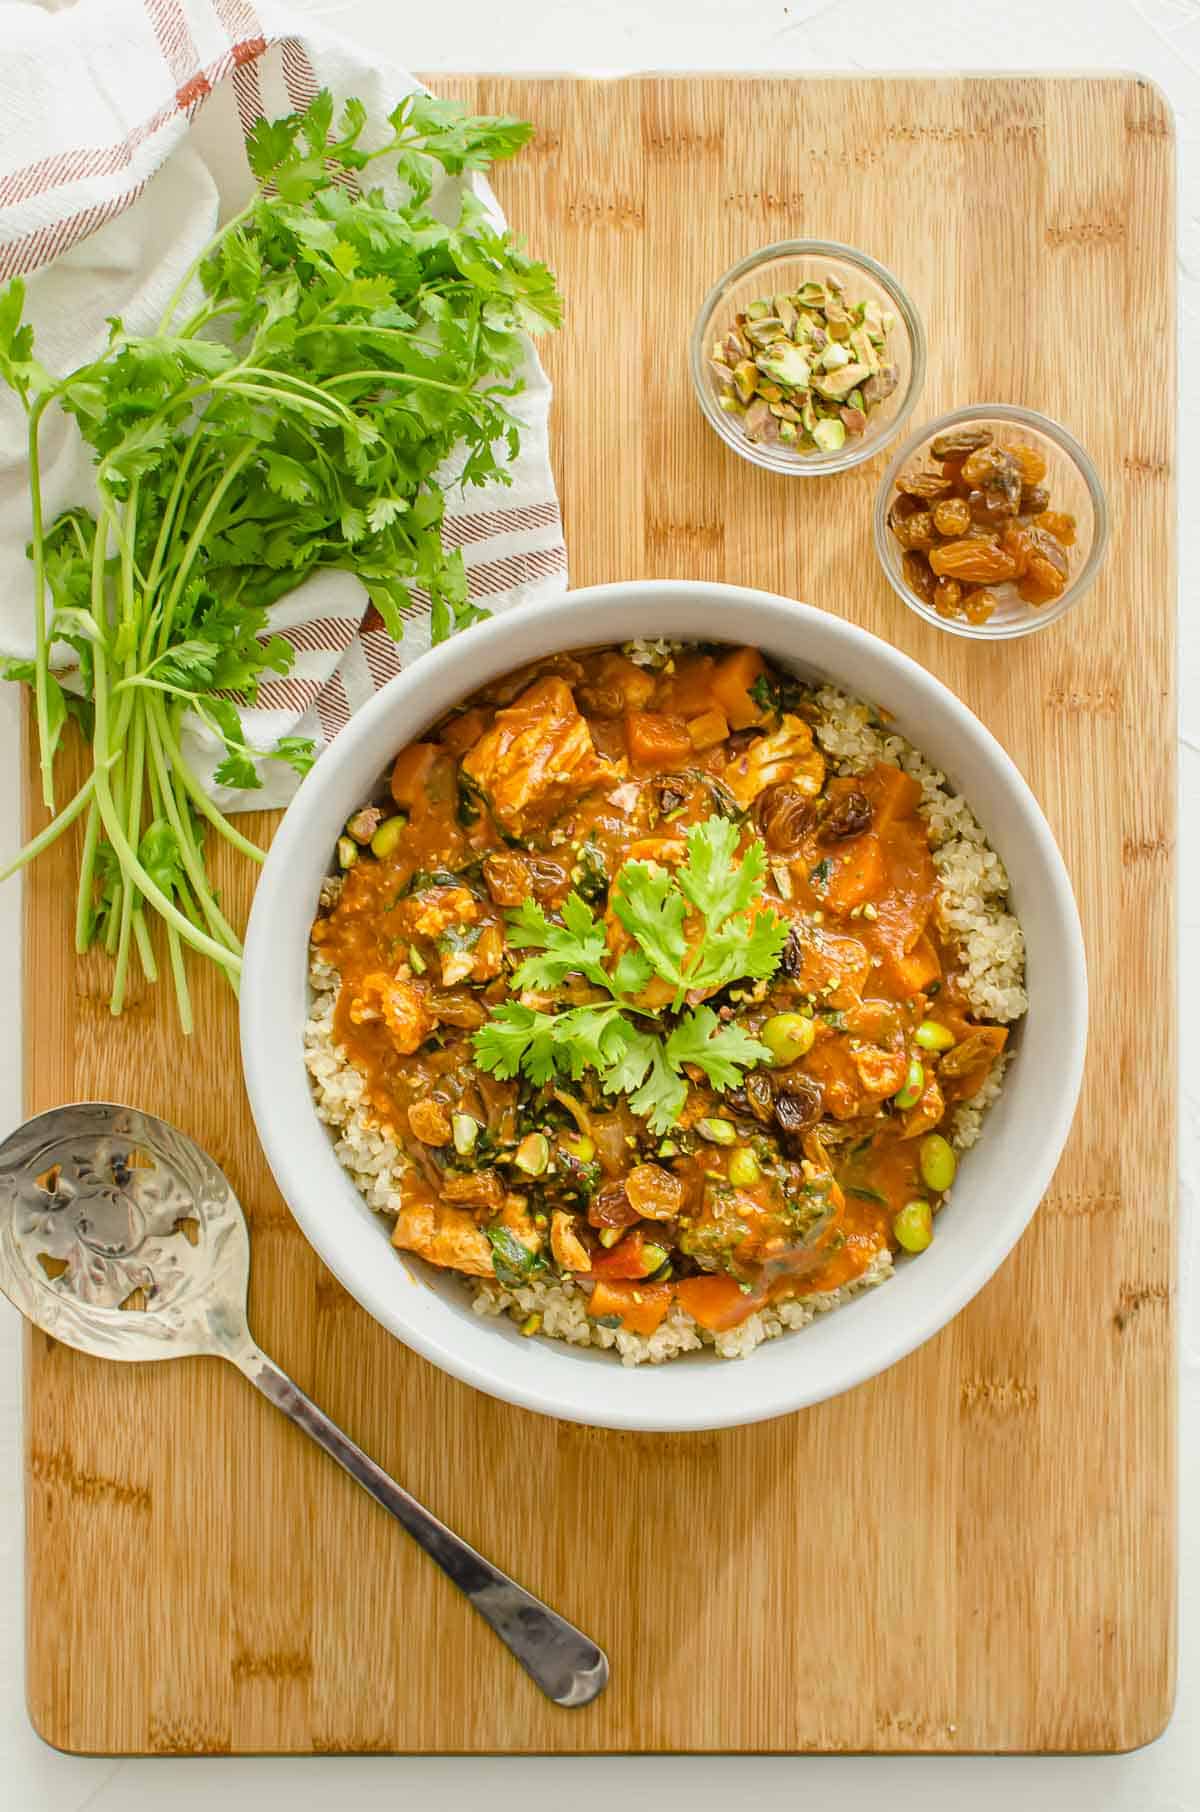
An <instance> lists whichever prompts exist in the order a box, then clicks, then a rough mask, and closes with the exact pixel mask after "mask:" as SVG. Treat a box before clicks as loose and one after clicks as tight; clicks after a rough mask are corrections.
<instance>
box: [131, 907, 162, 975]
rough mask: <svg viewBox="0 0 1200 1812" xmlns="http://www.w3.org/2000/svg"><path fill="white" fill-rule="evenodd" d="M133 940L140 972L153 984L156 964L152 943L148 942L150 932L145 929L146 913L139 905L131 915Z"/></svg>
mask: <svg viewBox="0 0 1200 1812" xmlns="http://www.w3.org/2000/svg"><path fill="white" fill-rule="evenodd" d="M133 941H134V943H135V944H136V945H137V953H138V960H139V961H140V963H141V965H142V974H143V975H144V976H145V977H146V980H147V981H148V982H150V983H151V985H153V984H154V983H155V982H156V981H157V980H158V964H157V963H156V962H155V960H154V945H153V944H152V943H151V942H150V933H149V931H148V930H147V929H146V915H145V913H144V912H143V911H142V909H141V907H140V906H139V907H137V908H136V910H135V911H134V915H133Z"/></svg>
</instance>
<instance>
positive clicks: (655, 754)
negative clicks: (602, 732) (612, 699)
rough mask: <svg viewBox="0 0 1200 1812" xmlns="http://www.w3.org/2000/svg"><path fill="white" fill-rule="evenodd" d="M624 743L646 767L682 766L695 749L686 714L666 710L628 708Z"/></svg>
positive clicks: (638, 761) (632, 756)
mask: <svg viewBox="0 0 1200 1812" xmlns="http://www.w3.org/2000/svg"><path fill="white" fill-rule="evenodd" d="M625 746H626V748H627V749H628V750H629V759H630V761H635V762H637V764H638V766H639V767H643V768H678V767H683V766H684V765H685V764H686V763H687V762H688V761H690V760H691V758H692V755H693V754H694V752H695V751H694V748H693V744H692V739H691V737H690V736H689V735H688V727H687V724H686V723H685V722H684V720H683V718H682V717H673V716H670V715H668V713H666V712H664V711H627V712H626V713H625Z"/></svg>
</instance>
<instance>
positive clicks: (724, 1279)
mask: <svg viewBox="0 0 1200 1812" xmlns="http://www.w3.org/2000/svg"><path fill="white" fill-rule="evenodd" d="M675 1295H676V1297H677V1299H678V1301H679V1302H680V1303H681V1304H682V1306H683V1307H684V1308H685V1309H686V1310H687V1312H688V1314H689V1315H690V1316H691V1317H692V1320H693V1321H698V1322H699V1323H700V1326H701V1327H702V1328H707V1329H708V1330H709V1332H710V1333H712V1334H720V1333H722V1332H723V1331H724V1330H725V1329H726V1328H735V1327H736V1326H737V1324H738V1322H739V1321H745V1319H746V1317H747V1315H751V1314H753V1312H754V1310H755V1309H756V1308H757V1307H758V1303H757V1301H756V1299H755V1298H754V1296H753V1295H750V1294H749V1293H747V1291H745V1290H743V1289H742V1287H741V1285H740V1284H739V1283H738V1281H737V1279H736V1278H734V1277H729V1276H728V1275H727V1274H725V1273H724V1272H720V1273H715V1274H714V1275H712V1276H705V1277H685V1278H683V1279H682V1280H681V1281H680V1282H679V1283H677V1284H676V1285H675Z"/></svg>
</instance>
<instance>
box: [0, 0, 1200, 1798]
mask: <svg viewBox="0 0 1200 1812" xmlns="http://www.w3.org/2000/svg"><path fill="white" fill-rule="evenodd" d="M6 3H12V0H6ZM297 10H299V11H304V12H308V13H311V14H313V15H316V16H320V17H321V18H323V19H325V20H326V21H327V22H328V23H329V24H331V25H336V26H337V28H338V29H339V30H340V31H342V32H343V33H344V34H346V35H350V36H355V37H358V38H359V39H361V40H362V41H364V42H366V43H368V44H370V45H373V46H378V48H379V49H380V50H381V51H382V50H384V49H385V48H386V50H387V52H388V53H389V54H390V55H392V56H394V57H396V58H398V59H401V60H403V61H405V62H407V64H408V66H409V67H410V68H413V69H420V70H423V71H433V70H437V69H439V68H440V69H466V68H479V69H521V70H581V71H587V72H589V73H594V74H598V73H603V74H614V73H622V72H624V71H627V70H647V69H680V68H695V69H699V68H711V69H726V68H730V67H741V68H745V69H762V70H767V69H769V70H779V71H792V70H804V69H813V70H845V69H862V70H864V71H866V70H891V69H907V70H921V71H926V70H960V69H971V70H980V69H983V70H986V69H989V68H991V69H996V70H997V71H999V70H1005V71H1007V70H1010V69H1013V68H1016V67H1018V66H1020V67H1021V68H1024V69H1043V68H1044V69H1050V68H1053V69H1068V70H1078V69H1081V68H1086V69H1089V70H1099V69H1112V70H1137V71H1138V72H1140V73H1141V74H1144V75H1147V76H1150V77H1151V78H1152V79H1153V80H1154V81H1156V82H1157V83H1158V84H1159V85H1160V86H1161V87H1162V89H1163V90H1164V91H1165V93H1166V94H1167V96H1168V98H1169V100H1170V101H1171V104H1172V106H1173V107H1174V110H1175V117H1176V124H1177V128H1178V139H1179V178H1180V181H1179V223H1180V246H1179V305H1180V317H1181V332H1182V341H1183V346H1182V352H1183V362H1182V387H1181V398H1182V401H1181V420H1180V430H1181V432H1180V450H1181V470H1180V474H1179V493H1180V496H1181V498H1185V499H1186V498H1188V497H1189V494H1192V493H1191V486H1192V485H1194V484H1195V482H1196V474H1197V469H1198V461H1197V450H1198V447H1200V404H1198V398H1197V393H1196V389H1195V377H1196V370H1197V364H1198V363H1200V144H1198V142H1197V140H1198V136H1200V0H1052V3H1051V0H991V3H990V4H983V3H982V0H936V3H931V0H792V3H791V4H788V5H784V4H782V3H781V0H456V3H455V4H454V5H453V6H439V5H437V4H433V3H427V4H425V5H410V6H400V5H398V4H397V0H301V4H300V5H299V6H298V7H297ZM2 32H3V25H2V14H0V43H2V41H3V39H2ZM1193 495H1194V494H1193ZM1198 555H1200V512H1197V511H1196V509H1195V508H1194V507H1192V508H1191V509H1190V510H1188V509H1185V510H1184V511H1183V521H1182V524H1181V539H1180V569H1181V573H1182V574H1183V576H1184V583H1183V586H1182V587H1181V590H1182V596H1183V608H1182V613H1181V614H1182V635H1181V648H1180V693H1181V698H1182V700H1183V705H1182V727H1181V735H1180V770H1181V784H1182V801H1181V805H1182V824H1183V848H1182V852H1181V867H1182V891H1181V914H1180V922H1181V932H1182V937H1181V944H1182V948H1181V969H1182V983H1181V985H1182V998H1183V999H1184V1000H1185V1001H1190V1002H1191V1004H1192V1012H1191V1013H1190V1014H1189V1013H1185V1014H1184V1015H1183V1091H1182V1118H1183V1148H1182V1154H1181V1155H1182V1196H1183V1236H1182V1250H1181V1261H1182V1263H1181V1274H1182V1283H1181V1303H1180V1315H1179V1323H1180V1335H1181V1352H1180V1371H1181V1386H1182V1402H1181V1416H1182V1433H1181V1448H1180V1461H1181V1465H1180V1472H1181V1488H1182V1504H1181V1558H1182V1594H1183V1601H1184V1603H1185V1604H1186V1603H1187V1602H1188V1600H1189V1598H1190V1600H1191V1604H1192V1607H1193V1610H1192V1614H1191V1615H1185V1616H1184V1618H1183V1621H1182V1638H1181V1647H1180V1670H1179V1698H1178V1705H1177V1708H1176V1712H1175V1716H1174V1718H1173V1720H1172V1722H1171V1724H1170V1725H1169V1727H1168V1729H1167V1732H1166V1734H1165V1735H1164V1736H1163V1737H1162V1738H1160V1739H1159V1741H1158V1742H1156V1743H1154V1744H1152V1745H1150V1747H1149V1748H1147V1749H1144V1750H1142V1751H1140V1752H1139V1753H1137V1754H1135V1755H1132V1756H1117V1757H1099V1758H1090V1757H1089V1758H1086V1759H1073V1758H1057V1759H1052V1758H984V1757H979V1758H976V1757H961V1758H960V1757H953V1758H941V1757H939V1758H914V1759H891V1758H878V1759H874V1758H866V1757H845V1758H843V1757H829V1758H824V1757H821V1758H818V1757H805V1758H800V1759H788V1758H767V1759H756V1760H740V1759H735V1758H732V1757H731V1758H699V1757H698V1758H678V1759H676V1758H665V1759H638V1758H631V1759H624V1758H621V1759H612V1760H609V1761H598V1760H562V1761H559V1760H552V1759H544V1760H542V1759H539V1760H533V1761H528V1760H519V1759H512V1760H505V1759H483V1760H478V1761H462V1760H450V1759H446V1760H409V1759H401V1758H396V1759H392V1758H383V1757H369V1758H368V1757H363V1758H345V1759H337V1760H334V1759H325V1758H321V1759H311V1760H310V1759H295V1760H277V1759H273V1758H264V1759H261V1760H248V1759H237V1760H228V1761H227V1760H195V1761H190V1760H179V1761H176V1760H163V1761H104V1760H92V1759H83V1758H79V1757H73V1756H64V1755H59V1754H57V1753H56V1752H55V1751H53V1750H51V1749H48V1748H47V1747H46V1746H45V1745H44V1744H43V1743H42V1742H41V1741H40V1740H39V1739H38V1738H37V1737H36V1736H35V1735H34V1734H33V1732H32V1730H31V1728H30V1726H29V1724H28V1722H27V1720H26V1717H25V1709H24V1692H23V1682H22V1615H23V1610H22V1590H23V1582H22V1526H21V1524H22V1514H21V1496H22V1475H21V1430H20V1395H21V1378H20V1370H21V1365H20V1331H19V1326H18V1322H17V1317H16V1315H15V1314H13V1313H11V1312H10V1311H9V1310H8V1308H7V1305H2V1307H0V1807H5V1808H11V1809H12V1812H84V1808H85V1807H86V1808H87V1809H88V1812H115V1809H116V1808H117V1807H118V1806H119V1807H121V1808H122V1809H123V1812H142V1809H143V1808H151V1807H154V1808H158V1807H159V1806H162V1805H166V1804H169V1805H170V1807H171V1812H192V1809H193V1808H195V1809H197V1812H198V1809H199V1808H208V1807H210V1806H211V1805H212V1803H213V1802H214V1801H216V1800H217V1799H218V1797H219V1798H220V1799H221V1800H222V1801H223V1802H224V1803H225V1804H227V1805H229V1806H230V1807H232V1808H233V1812H241V1808H242V1807H244V1806H248V1805H249V1804H250V1803H251V1796H253V1798H254V1801H255V1803H256V1804H257V1805H258V1806H260V1807H261V1808H262V1809H263V1812H274V1808H276V1807H285V1806H286V1807H287V1808H288V1812H309V1809H310V1808H312V1809H314V1812H316V1809H317V1808H320V1812H325V1809H326V1808H327V1806H328V1805H329V1804H330V1802H331V1801H332V1802H333V1803H334V1804H337V1803H339V1802H340V1803H341V1804H344V1805H352V1806H354V1807H355V1808H356V1812H374V1808H376V1807H379V1808H384V1807H386V1808H388V1812H394V1809H396V1808H404V1807H406V1806H412V1807H414V1808H420V1812H457V1809H458V1808H467V1807H472V1808H473V1807H474V1806H476V1805H477V1804H478V1803H479V1800H480V1796H481V1795H483V1794H484V1793H486V1794H487V1795H488V1798H489V1801H490V1803H491V1805H492V1806H494V1807H495V1808H496V1812H507V1809H508V1808H510V1807H511V1808H514V1809H515V1808H518V1807H520V1808H528V1807H529V1806H531V1805H534V1804H536V1803H539V1802H542V1801H545V1802H546V1803H551V1802H560V1803H562V1804H565V1805H569V1806H570V1807H571V1808H572V1812H593V1808H596V1809H599V1808H605V1812H607V1809H608V1808H609V1807H611V1806H612V1805H614V1804H622V1803H624V1804H631V1805H633V1806H640V1805H642V1804H646V1803H649V1801H650V1798H651V1795H653V1796H654V1799H655V1803H656V1805H657V1806H659V1807H662V1808H663V1809H664V1812H666V1809H668V1808H674V1807H682V1806H687V1807H688V1808H689V1809H690V1812H705V1809H706V1808H709V1807H712V1808H717V1807H720V1808H722V1812H725V1809H726V1808H730V1807H732V1808H735V1809H736V1808H738V1807H741V1806H742V1805H746V1804H749V1803H751V1802H752V1801H756V1800H758V1799H759V1797H760V1796H762V1797H763V1798H766V1797H767V1796H768V1795H769V1796H770V1797H771V1798H773V1799H775V1800H776V1801H777V1802H778V1803H779V1804H780V1805H785V1806H786V1805H792V1804H796V1805H798V1804H800V1803H801V1802H802V1801H805V1800H809V1799H811V1798H813V1797H815V1796H818V1795H819V1796H820V1797H821V1799H823V1800H825V1799H828V1800H830V1801H833V1800H834V1799H836V1804H837V1806H838V1808H839V1812H860V1809H864V1808H868V1807H874V1806H876V1805H878V1804H880V1803H883V1802H884V1800H885V1796H886V1803H887V1805H888V1807H889V1809H890V1812H910V1809H911V1812H917V1808H920V1812H961V1808H963V1807H964V1806H967V1805H969V1806H970V1807H971V1812H993V1809H997V1812H998V1809H999V1808H1004V1812H1008V1809H1009V1806H1010V1804H1011V1802H1012V1800H1013V1799H1014V1797H1015V1798H1017V1799H1018V1801H1019V1802H1020V1803H1021V1804H1023V1805H1024V1806H1027V1807H1029V1808H1030V1809H1031V1812H1043V1809H1045V1808H1051V1807H1053V1808H1054V1812H1196V1809H1197V1808H1200V1614H1197V1607H1200V1278H1198V1276H1197V1262H1196V1261H1197V1257H1198V1256H1200V1253H1198V1250H1197V1233H1196V1225H1195V1222H1196V1191H1197V1180H1198V1177H1200V1038H1198V1037H1197V1035H1196V1018H1195V1006H1196V1003H1197V1002H1198V1001H1200V950H1198V948H1197V931H1198V929H1200V907H1198V905H1197V891H1198V887H1200V704H1198V703H1197V697H1198V694H1200V624H1198V622H1197V617H1196V612H1195V609H1194V606H1193V607H1192V608H1191V609H1189V604H1190V603H1191V600H1190V599H1189V596H1188V579H1189V577H1190V574H1191V573H1192V571H1193V570H1194V569H1195V564H1196V560H1197V556H1198ZM817 601H818V602H819V600H817ZM16 726H17V702H16V698H15V689H9V688H0V775H3V776H4V777H5V784H3V785H0V866H2V865H3V861H4V859H5V857H6V856H7V854H8V853H9V852H10V851H12V850H14V849H15V848H16V847H17V844H18V841H19V836H18V823H17V801H16V794H17V789H16V786H15V783H14V779H13V777H14V776H15V774H16V771H17V761H18V750H17V738H16ZM19 986H20V973H19V942H18V894H17V888H16V885H15V884H13V883H10V884H9V885H8V886H7V887H4V888H0V1002H4V1003H5V1005H4V1006H3V1007H0V1131H6V1130H7V1129H8V1128H9V1127H11V1126H13V1125H15V1124H16V1122H17V1121H18V1119H19V1118H20V1007H19V993H18V990H19ZM10 1003H11V1004H10ZM1148 1010H1149V1011H1153V1010H1154V1008H1153V1003H1150V1004H1149V1008H1148Z"/></svg>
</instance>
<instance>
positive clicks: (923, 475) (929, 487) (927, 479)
mask: <svg viewBox="0 0 1200 1812" xmlns="http://www.w3.org/2000/svg"><path fill="white" fill-rule="evenodd" d="M896 489H897V490H898V491H905V492H907V494H908V496H910V497H920V498H922V499H924V501H925V502H927V503H928V502H929V501H930V500H931V499H932V498H934V497H948V496H949V495H950V480H949V479H948V478H947V477H946V476H945V475H944V474H943V473H941V472H901V474H900V476H899V478H898V479H897V480H896Z"/></svg>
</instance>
